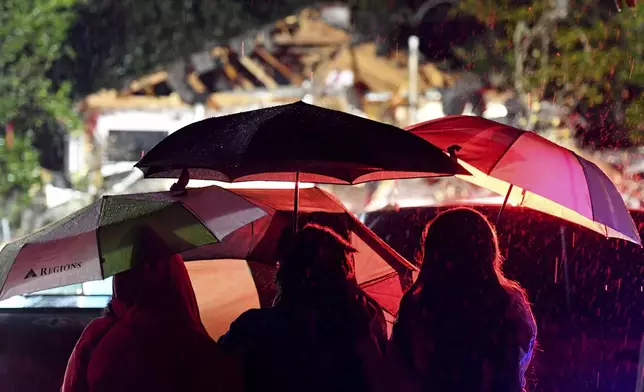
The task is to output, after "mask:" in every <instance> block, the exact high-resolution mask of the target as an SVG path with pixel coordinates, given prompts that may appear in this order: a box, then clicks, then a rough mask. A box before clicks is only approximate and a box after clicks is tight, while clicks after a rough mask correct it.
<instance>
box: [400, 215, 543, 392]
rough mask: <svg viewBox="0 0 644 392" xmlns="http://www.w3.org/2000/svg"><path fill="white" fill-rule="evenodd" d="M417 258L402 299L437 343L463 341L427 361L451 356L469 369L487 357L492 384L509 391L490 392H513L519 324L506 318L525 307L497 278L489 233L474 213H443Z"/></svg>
mask: <svg viewBox="0 0 644 392" xmlns="http://www.w3.org/2000/svg"><path fill="white" fill-rule="evenodd" d="M419 257H420V260H419V261H421V262H422V265H421V272H420V275H419V276H418V279H417V281H416V282H415V283H414V286H413V287H412V289H411V290H410V291H409V292H408V294H406V297H408V296H411V297H413V298H414V299H415V301H417V303H418V305H419V306H420V307H421V308H422V309H423V310H422V311H421V312H420V313H421V314H423V316H421V317H426V316H425V315H428V316H429V317H430V318H428V319H426V320H427V322H429V323H430V325H431V326H432V328H434V329H435V330H436V331H440V332H438V334H437V336H435V338H436V339H437V341H442V340H444V339H446V338H447V339H449V338H450V336H451V335H450V334H452V335H453V334H467V335H468V336H463V337H462V338H461V339H460V341H459V342H460V343H457V344H456V346H458V347H455V346H454V345H451V346H449V345H445V344H443V343H440V344H438V343H437V346H436V348H435V349H434V350H436V351H435V352H433V353H431V354H430V355H434V356H436V357H438V358H446V357H449V356H450V355H452V354H450V353H452V352H453V353H455V354H453V355H456V356H458V355H467V356H468V358H470V360H472V361H474V362H473V363H476V361H480V360H481V358H483V356H490V355H491V356H490V357H487V358H488V360H489V361H491V365H492V368H493V369H494V370H493V373H494V374H495V376H494V380H497V381H498V380H506V381H507V382H508V383H509V384H508V385H510V389H504V388H497V389H495V390H499V391H501V390H503V391H506V390H507V391H510V390H515V389H516V388H517V387H518V385H519V384H520V383H521V379H520V376H521V370H520V368H521V367H520V365H519V363H518V361H519V358H520V356H519V355H520V346H519V345H520V337H519V336H520V334H522V333H523V331H522V328H523V327H522V326H521V325H520V324H521V323H522V321H519V320H516V319H514V318H513V317H511V316H509V314H510V312H509V310H510V309H511V306H520V307H524V308H526V309H529V303H528V300H527V296H526V294H525V291H524V290H523V289H522V288H521V286H520V285H519V284H518V283H517V282H514V281H511V280H509V279H507V278H506V277H505V276H504V275H503V270H502V266H503V258H502V257H501V254H500V251H499V243H498V239H497V235H496V231H495V230H494V227H493V226H492V225H491V224H490V222H489V221H488V220H487V219H486V218H485V216H483V215H482V214H481V213H479V212H478V211H476V210H474V209H471V208H454V209H450V210H447V211H445V212H443V213H441V214H439V215H438V216H436V218H434V219H433V220H432V221H431V222H429V223H428V224H427V226H426V228H425V231H424V233H423V243H422V250H421V252H420V254H419ZM403 301H404V300H403ZM519 317H524V315H519ZM525 317H528V315H527V314H526V315H525ZM530 317H531V316H530ZM523 321H524V322H525V324H526V325H528V324H529V322H530V320H527V319H526V320H523ZM456 331H458V332H456ZM439 347H440V348H439ZM491 347H494V348H492V349H491ZM456 353H458V354H456ZM466 353H469V354H466ZM474 358H478V359H476V360H475V359H474ZM445 363H447V362H445ZM436 366H438V367H440V366H443V365H440V364H438V365H436ZM445 366H448V365H445ZM474 374H478V375H474ZM472 377H474V378H472V382H474V383H476V382H479V381H481V380H482V379H480V380H479V378H478V377H482V375H481V374H479V373H473V374H472ZM497 381H494V382H497ZM468 382H469V381H468Z"/></svg>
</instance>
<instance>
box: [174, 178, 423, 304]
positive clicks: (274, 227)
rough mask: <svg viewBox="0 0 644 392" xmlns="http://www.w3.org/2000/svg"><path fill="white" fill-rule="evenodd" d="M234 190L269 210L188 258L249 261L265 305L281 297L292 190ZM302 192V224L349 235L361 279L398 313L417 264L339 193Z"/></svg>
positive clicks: (372, 291)
mask: <svg viewBox="0 0 644 392" xmlns="http://www.w3.org/2000/svg"><path fill="white" fill-rule="evenodd" d="M232 191H233V192H235V194H237V195H239V196H241V197H243V198H245V199H246V200H248V201H250V202H252V203H254V204H256V205H258V206H260V207H261V208H262V209H263V210H265V211H267V212H268V215H266V216H264V217H262V218H260V219H258V220H255V221H253V222H252V223H249V224H247V225H245V226H244V227H241V228H240V229H238V230H236V231H234V232H233V233H231V234H230V235H228V236H227V237H226V238H225V239H224V240H223V241H221V242H220V243H217V244H212V245H206V246H203V247H200V248H196V249H193V250H191V251H189V252H185V253H184V254H183V257H184V260H186V261H191V260H209V259H239V260H247V261H248V265H249V267H250V271H251V273H252V275H253V278H254V281H255V285H256V288H257V294H258V296H259V299H258V301H259V303H260V304H261V306H271V304H272V301H273V298H274V296H275V286H274V274H275V270H276V262H277V261H278V260H279V259H280V251H281V249H280V246H279V245H280V242H281V239H282V235H284V234H290V233H291V230H290V227H291V226H290V223H291V219H292V214H293V203H292V191H290V190H288V189H275V190H265V189H262V190H256V189H235V190H232ZM300 192H301V194H300V214H301V215H300V222H299V223H300V225H301V226H303V225H305V224H306V223H308V222H315V223H319V224H322V225H326V226H329V227H331V228H333V229H334V230H336V231H337V232H338V233H339V234H341V235H343V236H344V237H345V238H348V239H349V240H350V241H351V243H352V244H353V246H354V247H356V248H357V249H358V253H357V254H356V255H355V264H356V279H357V281H358V284H359V285H360V286H361V287H362V288H363V289H364V290H365V292H367V293H368V294H369V295H370V296H371V297H372V298H374V299H375V300H376V301H377V302H378V303H379V304H380V305H381V306H382V307H383V308H384V309H385V310H386V311H387V312H388V313H390V314H392V315H395V314H397V312H398V303H399V301H400V298H401V297H402V294H403V292H404V290H405V289H406V288H407V287H408V285H409V284H410V283H411V273H412V272H413V271H415V270H416V267H414V266H413V265H412V264H410V263H409V262H408V261H407V260H406V259H405V258H403V257H402V256H400V255H399V254H398V253H396V251H394V250H393V249H392V248H391V247H389V246H388V245H387V244H386V243H385V242H384V241H382V240H381V239H380V238H379V237H378V236H376V235H375V234H374V233H373V232H372V231H371V230H369V229H368V228H367V227H366V226H365V225H363V224H362V223H361V222H360V221H359V220H357V219H356V218H355V217H354V216H353V215H352V214H350V213H349V212H348V211H347V210H346V209H345V207H344V206H343V205H342V204H341V203H340V202H339V201H338V200H337V199H335V198H334V197H333V196H331V195H329V194H328V193H326V192H324V191H323V190H321V189H319V188H309V189H302V190H301V191H300ZM189 264H190V263H189ZM231 268H232V267H231ZM189 269H190V268H189ZM220 269H221V268H220ZM221 290H223V288H222V289H221ZM244 310H245V309H244Z"/></svg>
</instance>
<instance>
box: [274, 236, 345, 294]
mask: <svg viewBox="0 0 644 392" xmlns="http://www.w3.org/2000/svg"><path fill="white" fill-rule="evenodd" d="M355 252H356V249H355V248H354V247H353V246H352V245H351V244H350V243H349V242H348V241H347V240H345V239H343V238H342V237H341V236H340V235H339V234H337V233H336V232H334V231H333V230H332V229H330V228H328V227H325V226H321V225H318V224H314V223H309V224H307V225H306V226H304V228H303V229H301V230H300V231H298V232H297V233H296V234H295V235H294V237H293V240H292V241H291V242H290V244H289V249H288V250H287V251H286V252H285V253H284V258H283V260H282V261H281V262H280V266H279V269H278V271H277V275H276V284H277V290H278V296H277V298H276V302H279V301H281V300H283V299H285V298H286V297H289V296H293V297H296V296H302V295H303V293H308V294H314V292H315V293H320V292H321V291H327V290H332V287H341V286H344V285H345V284H346V282H351V281H355V263H354V259H353V253H355Z"/></svg>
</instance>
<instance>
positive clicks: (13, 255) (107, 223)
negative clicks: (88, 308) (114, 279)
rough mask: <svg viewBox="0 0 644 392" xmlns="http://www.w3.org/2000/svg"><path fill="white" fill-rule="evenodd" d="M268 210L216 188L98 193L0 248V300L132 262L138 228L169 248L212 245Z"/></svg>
mask: <svg viewBox="0 0 644 392" xmlns="http://www.w3.org/2000/svg"><path fill="white" fill-rule="evenodd" d="M266 214H267V212H266V211H264V210H263V209H262V208H261V207H259V206H257V205H255V204H253V203H252V202H250V201H248V200H246V199H245V198H243V197H241V196H238V195H236V194H235V193H232V192H230V191H228V190H226V189H223V188H219V187H216V186H211V187H206V188H195V189H188V190H186V191H185V192H183V193H181V194H178V193H176V192H158V193H142V194H133V195H118V196H105V197H103V198H102V199H100V200H98V201H97V202H95V203H93V204H91V205H89V206H87V207H85V208H83V209H81V210H79V211H77V212H75V213H73V214H71V215H70V216H68V217H66V218H64V219H62V220H60V221H58V222H55V223H53V224H51V225H49V226H47V227H45V228H43V229H42V230H40V231H38V232H36V233H34V234H31V235H29V236H27V237H25V238H23V239H20V240H18V241H15V242H11V243H9V244H7V245H6V246H5V247H4V248H2V250H0V300H1V299H5V298H8V297H11V296H13V295H19V294H25V293H30V292H34V291H39V290H45V289H50V288H54V287H60V286H67V285H70V284H74V283H81V282H87V281H92V280H99V279H105V278H107V277H109V276H112V275H114V274H116V273H119V272H122V271H125V270H127V269H129V268H130V267H132V266H133V265H134V264H135V263H136V262H137V260H136V256H135V254H136V251H135V245H136V243H137V241H138V238H139V234H140V233H141V229H143V228H150V229H152V230H153V231H154V232H155V233H156V235H157V236H158V237H159V238H161V239H162V240H163V241H165V243H166V244H167V245H168V247H169V248H170V250H171V251H173V252H174V253H179V254H180V253H183V252H186V251H188V250H191V249H194V248H197V247H200V246H203V245H210V244H213V243H216V242H218V241H220V240H221V239H223V238H224V237H225V236H226V235H228V234H230V233H231V232H233V231H235V230H237V229H239V228H240V227H242V226H244V225H246V224H249V223H251V222H254V221H255V220H257V219H260V218H262V217H263V216H265V215H266Z"/></svg>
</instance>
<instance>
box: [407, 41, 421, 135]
mask: <svg viewBox="0 0 644 392" xmlns="http://www.w3.org/2000/svg"><path fill="white" fill-rule="evenodd" d="M408 46H409V60H408V65H409V86H408V89H407V95H408V98H407V100H408V103H409V106H408V117H407V119H408V122H409V125H412V124H415V123H416V111H417V110H418V61H419V60H418V56H419V55H418V48H419V46H420V42H419V39H418V37H417V36H415V35H412V36H411V37H409V41H408Z"/></svg>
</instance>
